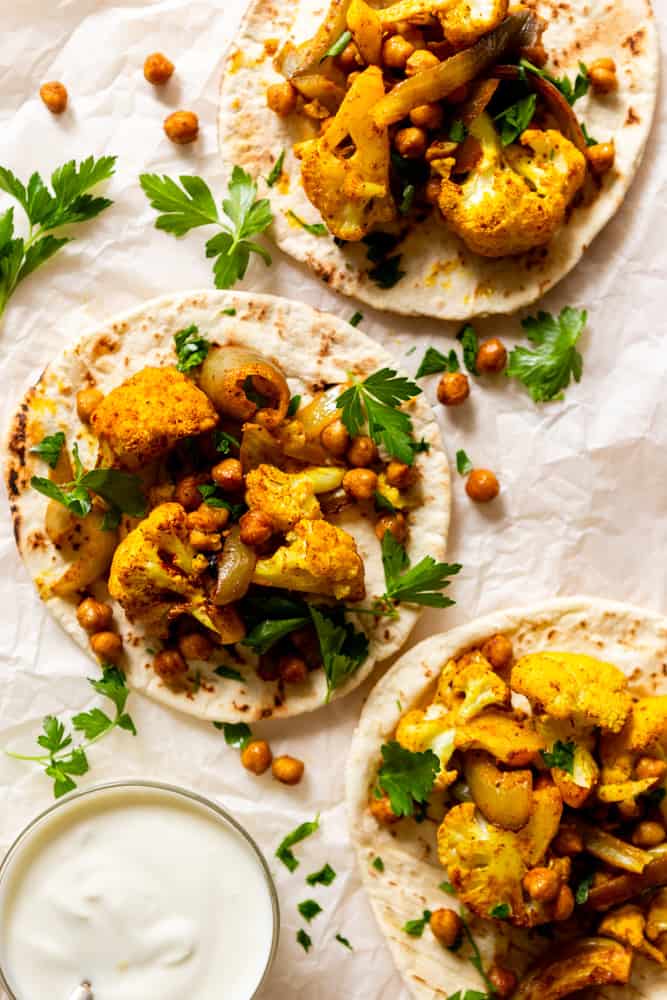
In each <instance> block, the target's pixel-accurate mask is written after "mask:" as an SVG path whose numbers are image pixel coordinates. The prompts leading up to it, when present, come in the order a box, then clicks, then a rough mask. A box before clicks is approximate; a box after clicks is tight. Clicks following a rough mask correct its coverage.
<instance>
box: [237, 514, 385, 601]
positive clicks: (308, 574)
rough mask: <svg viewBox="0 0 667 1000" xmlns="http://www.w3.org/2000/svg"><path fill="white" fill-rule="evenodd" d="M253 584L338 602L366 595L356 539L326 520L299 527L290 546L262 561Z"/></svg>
mask: <svg viewBox="0 0 667 1000" xmlns="http://www.w3.org/2000/svg"><path fill="white" fill-rule="evenodd" d="M252 580H253V583H257V584H260V586H263V587H281V588H283V589H287V590H302V591H303V592H304V593H306V594H326V595H327V596H329V597H335V598H336V600H338V601H345V600H349V601H360V600H361V599H362V598H363V597H364V595H365V593H366V588H365V586H364V564H363V562H362V559H361V556H360V555H359V553H358V552H357V546H356V544H355V541H354V539H353V538H352V536H351V535H348V533H347V532H346V531H343V529H342V528H338V527H336V525H333V524H329V522H328V521H324V520H319V521H308V520H303V521H299V522H298V523H297V524H295V526H294V528H293V529H292V531H290V532H288V534H287V544H285V545H281V546H280V548H279V549H276V551H275V552H274V553H273V555H272V556H270V557H269V558H266V559H259V560H258V562H257V565H256V566H255V572H254V575H253V578H252Z"/></svg>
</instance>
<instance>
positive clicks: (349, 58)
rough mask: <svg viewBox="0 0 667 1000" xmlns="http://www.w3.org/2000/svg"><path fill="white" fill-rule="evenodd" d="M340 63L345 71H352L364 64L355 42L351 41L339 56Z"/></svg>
mask: <svg viewBox="0 0 667 1000" xmlns="http://www.w3.org/2000/svg"><path fill="white" fill-rule="evenodd" d="M338 65H339V66H340V68H341V69H342V71H343V73H351V72H352V70H355V69H358V68H359V67H360V66H362V65H363V60H362V58H361V56H360V55H359V49H358V48H357V46H356V45H355V44H354V42H349V43H348V44H347V45H346V46H345V48H344V49H343V51H342V52H341V54H340V55H339V56H338Z"/></svg>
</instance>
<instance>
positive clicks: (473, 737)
mask: <svg viewBox="0 0 667 1000" xmlns="http://www.w3.org/2000/svg"><path fill="white" fill-rule="evenodd" d="M456 746H457V749H459V750H485V751H486V753H490V754H491V756H492V757H495V758H496V760H499V761H500V762H501V763H503V764H509V766H510V767H524V766H525V765H526V764H531V763H533V762H534V761H535V760H536V759H537V758H538V755H539V753H540V750H542V749H544V743H543V742H542V739H541V738H540V736H539V735H538V734H537V733H536V732H535V729H534V727H533V725H532V720H531V719H525V720H519V719H515V718H514V717H513V716H512V715H509V714H506V713H504V712H498V711H496V710H495V709H488V710H486V711H484V712H482V713H481V714H480V715H477V716H475V718H474V719H471V720H470V721H469V722H465V723H463V724H461V725H459V726H457V730H456Z"/></svg>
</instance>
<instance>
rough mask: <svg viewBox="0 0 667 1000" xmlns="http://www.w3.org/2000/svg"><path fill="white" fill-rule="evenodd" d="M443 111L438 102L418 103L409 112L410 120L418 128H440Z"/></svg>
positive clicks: (432, 129)
mask: <svg viewBox="0 0 667 1000" xmlns="http://www.w3.org/2000/svg"><path fill="white" fill-rule="evenodd" d="M444 119H445V113H444V111H443V109H442V105H440V104H420V105H419V106H418V107H416V108H413V109H412V111H411V112H410V121H411V122H412V124H413V125H417V126H418V127H419V128H428V129H431V131H434V130H435V129H438V128H442V123H443V121H444Z"/></svg>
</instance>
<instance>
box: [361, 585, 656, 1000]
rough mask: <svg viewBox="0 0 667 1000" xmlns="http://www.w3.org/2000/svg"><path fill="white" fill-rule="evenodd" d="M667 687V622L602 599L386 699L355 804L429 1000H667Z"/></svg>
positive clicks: (378, 877) (458, 653)
mask: <svg viewBox="0 0 667 1000" xmlns="http://www.w3.org/2000/svg"><path fill="white" fill-rule="evenodd" d="M666 675H667V619H666V618H664V617H663V616H661V615H658V614H655V613H652V612H647V611H643V610H640V609H638V608H634V607H631V606H629V605H626V604H619V603H616V602H610V601H604V600H598V599H596V598H586V597H582V598H563V599H558V600H553V601H549V602H546V603H544V604H541V605H538V606H535V607H531V608H519V609H514V610H510V611H505V612H499V613H496V614H492V615H488V616H487V617H484V618H480V619H478V620H477V621H473V622H471V623H470V624H468V625H464V626H461V627H458V628H455V629H453V630H452V631H450V632H447V633H444V634H442V635H437V636H433V637H432V638H430V639H427V640H425V641H424V642H422V643H420V644H419V645H418V646H416V647H415V648H414V649H412V650H410V652H409V653H406V654H404V655H403V656H402V657H401V658H400V659H399V660H398V662H397V663H396V664H395V665H394V666H393V667H392V668H391V670H390V671H389V672H388V673H387V674H386V675H385V676H384V677H383V678H382V679H381V680H380V681H379V683H378V684H377V685H376V687H375V688H374V689H373V691H372V692H371V694H370V696H369V698H368V701H367V702H366V704H365V707H364V710H363V713H362V716H361V720H360V722H359V726H358V728H357V731H356V733H355V737H354V740H353V743H352V747H351V751H350V756H349V759H348V765H347V800H348V809H349V817H350V824H351V833H352V839H353V842H354V847H355V850H356V852H357V857H358V861H359V865H360V869H361V875H362V879H363V883H364V886H365V888H366V891H367V893H368V896H369V898H370V901H371V904H372V907H373V910H374V912H375V916H376V918H377V920H378V923H379V925H380V927H381V929H382V931H383V933H384V934H385V936H386V938H387V941H388V943H389V946H390V948H391V951H392V954H393V956H394V959H395V961H396V964H397V966H398V968H399V969H400V971H401V973H402V975H403V977H404V979H405V982H406V984H407V986H408V988H409V989H410V991H411V993H412V995H413V996H414V997H416V998H419V1000H432V998H436V997H437V998H456V1000H461V998H462V997H474V998H475V1000H482V998H484V1000H486V998H488V997H491V996H497V997H499V998H500V1000H503V998H508V997H514V998H516V1000H559V998H561V997H565V996H569V995H570V994H572V993H577V995H578V991H580V990H583V989H586V996H587V997H591V998H594V997H595V998H597V1000H601V998H602V997H607V996H611V995H612V993H608V992H607V990H605V987H606V986H612V985H613V986H614V990H613V995H614V996H619V997H621V996H628V997H630V996H632V997H637V998H643V1000H649V998H654V997H657V996H661V995H662V993H663V992H664V990H665V988H667V798H666V792H667V679H666ZM468 990H469V991H470V993H468V992H466V991H468Z"/></svg>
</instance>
